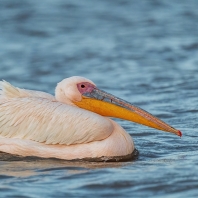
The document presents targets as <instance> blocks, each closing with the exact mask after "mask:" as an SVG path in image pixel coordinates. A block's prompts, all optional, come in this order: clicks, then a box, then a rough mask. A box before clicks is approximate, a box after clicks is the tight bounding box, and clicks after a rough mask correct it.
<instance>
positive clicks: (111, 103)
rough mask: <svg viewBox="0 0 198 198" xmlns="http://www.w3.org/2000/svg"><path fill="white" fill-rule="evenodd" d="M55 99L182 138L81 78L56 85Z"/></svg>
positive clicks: (148, 114)
mask: <svg viewBox="0 0 198 198" xmlns="http://www.w3.org/2000/svg"><path fill="white" fill-rule="evenodd" d="M55 97H56V99H57V100H58V101H60V102H62V103H67V104H70V105H73V106H78V107H80V108H83V109H86V110H89V111H92V112H95V113H97V114H99V115H101V116H108V117H115V118H120V119H124V120H129V121H132V122H136V123H139V124H142V125H145V126H148V127H152V128H155V129H158V130H162V131H166V132H171V133H174V134H176V135H178V136H180V137H181V136H182V133H181V132H180V131H179V130H177V129H175V128H173V127H172V126H170V125H168V124H167V123H165V122H163V121H162V120H160V119H158V118H156V117H155V116H153V115H152V114H150V113H148V112H147V111H145V110H143V109H141V108H139V107H137V106H135V105H133V104H131V103H129V102H126V101H125V100H122V99H120V98H118V97H116V96H114V95H111V94H109V93H107V92H105V91H102V90H100V89H98V88H97V87H96V85H95V84H94V83H93V82H92V81H90V80H88V79H86V78H83V77H79V76H74V77H70V78H66V79H64V80H63V81H61V82H60V83H58V85H57V87H56V91H55Z"/></svg>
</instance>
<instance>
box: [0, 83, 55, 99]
mask: <svg viewBox="0 0 198 198" xmlns="http://www.w3.org/2000/svg"><path fill="white" fill-rule="evenodd" d="M0 96H2V97H4V98H7V99H9V98H26V97H38V98H46V99H49V100H55V97H54V96H52V95H51V94H48V93H45V92H41V91H33V90H27V89H20V88H18V87H14V86H13V85H11V84H10V83H9V82H7V81H5V80H3V81H0Z"/></svg>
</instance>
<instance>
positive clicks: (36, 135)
mask: <svg viewBox="0 0 198 198" xmlns="http://www.w3.org/2000/svg"><path fill="white" fill-rule="evenodd" d="M112 131H113V126H112V124H111V122H110V121H109V120H108V119H106V118H103V117H102V116H99V115H97V114H95V113H92V112H89V111H86V110H83V109H80V108H77V107H74V106H70V105H66V104H63V103H60V102H57V101H51V100H49V99H46V98H39V97H29V98H28V97H27V98H20V97H19V98H17V97H14V98H8V99H6V100H4V101H3V102H0V135H1V136H4V137H9V138H20V139H29V140H34V141H37V142H41V143H45V144H65V145H71V144H82V143H87V142H92V141H97V140H102V139H105V138H107V137H108V136H109V135H110V134H111V133H112Z"/></svg>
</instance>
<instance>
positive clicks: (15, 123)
mask: <svg viewBox="0 0 198 198" xmlns="http://www.w3.org/2000/svg"><path fill="white" fill-rule="evenodd" d="M109 117H116V118H120V119H125V120H129V121H133V122H136V123H139V124H143V125H146V126H149V127H152V128H156V129H159V130H163V131H167V132H171V133H174V134H176V135H179V136H181V132H180V131H179V130H177V129H175V128H173V127H171V126H169V125H168V124H166V123H165V122H163V121H161V120H160V119H158V118H156V117H155V116H153V115H151V114H150V113H148V112H146V111H144V110H143V109H140V108H139V107H136V106H134V105H132V104H130V103H128V102H126V101H124V100H122V99H120V98H117V97H115V96H113V95H111V94H108V93H106V92H104V91H102V90H100V89H98V88H97V87H96V85H95V84H94V83H93V82H92V81H90V80H88V79H86V78H83V77H79V76H74V77H70V78H66V79H64V80H62V81H61V82H60V83H58V84H57V87H56V89H55V96H53V95H51V94H48V93H45V92H40V91H33V90H25V89H20V88H17V87H14V86H13V85H11V84H10V83H8V82H6V81H1V90H0V151H1V152H5V153H10V154H15V155H21V156H37V157H42V158H59V159H65V160H76V159H99V158H100V159H101V158H102V159H108V158H111V159H112V158H114V157H115V158H116V157H121V158H122V157H123V158H125V159H126V158H130V157H131V154H132V153H133V152H134V149H135V147H134V143H133V140H132V138H131V136H130V135H129V134H128V133H127V132H126V131H125V130H124V129H123V128H122V127H121V126H120V125H119V124H117V123H116V122H115V121H113V120H111V119H110V118H109Z"/></svg>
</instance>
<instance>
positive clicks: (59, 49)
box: [0, 0, 198, 198]
mask: <svg viewBox="0 0 198 198" xmlns="http://www.w3.org/2000/svg"><path fill="white" fill-rule="evenodd" d="M197 7H198V1H196V0H190V1H179V0H176V1H173V2H170V1H165V0H152V1H126V0H115V1H104V0H102V1H96V0H87V1H86V2H81V1H76V0H68V1H64V0H57V1H47V0H43V1H35V0H34V1H33V0H30V1H24V0H21V1H15V0H9V1H6V0H4V1H0V35H1V36H0V63H1V64H0V79H5V80H6V81H10V82H11V83H13V84H14V85H16V86H19V87H23V88H28V89H37V90H42V91H47V92H49V93H52V94H53V93H54V88H55V86H56V83H57V82H59V81H61V80H62V79H63V78H66V77H69V76H73V75H80V76H84V77H87V78H90V79H91V80H93V81H94V82H95V83H96V84H97V85H98V87H99V88H101V89H103V90H106V91H108V92H110V93H112V94H114V95H117V96H119V97H121V98H123V99H126V100H127V101H130V102H131V103H133V104H135V105H138V106H140V107H141V108H143V109H145V110H147V111H149V112H151V113H152V114H154V115H156V116H158V117H159V118H161V119H163V120H164V121H166V122H167V123H169V124H170V125H172V126H174V127H175V128H178V129H180V130H181V131H182V132H183V136H182V138H179V137H177V136H174V135H172V134H168V133H164V132H161V131H157V130H154V129H150V128H146V127H143V126H140V125H136V124H133V123H130V122H127V121H122V120H117V119H116V122H118V123H119V124H121V125H122V126H123V127H124V128H125V130H126V131H127V132H128V133H129V134H130V135H131V136H132V137H133V139H134V142H135V146H136V148H137V149H138V150H139V152H140V154H139V158H138V159H137V160H135V161H133V162H118V163H112V162H109V163H106V162H102V163H101V162H100V163H96V162H95V163H93V162H67V161H61V160H55V159H48V160H41V159H37V158H35V159H31V160H30V159H18V160H16V159H15V158H14V157H12V160H10V159H8V158H7V159H6V160H5V158H3V157H2V154H1V161H0V197H72V196H74V197H82V196H84V197H89V196H90V197H93V196H94V197H95V196H96V195H98V196H103V197H107V196H110V197H113V196H118V197H131V195H133V196H134V197H180V198H181V197H197V195H198V190H197V189H198V182H197V181H198V174H197V173H198V158H197V156H198V135H197V128H198V124H197V123H198V105H197V104H198V94H197V93H198V90H197V85H198V77H197V75H198V56H197V53H198V40H197V38H198V37H197V35H198V26H197V25H196V24H197V20H198V14H197Z"/></svg>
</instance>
